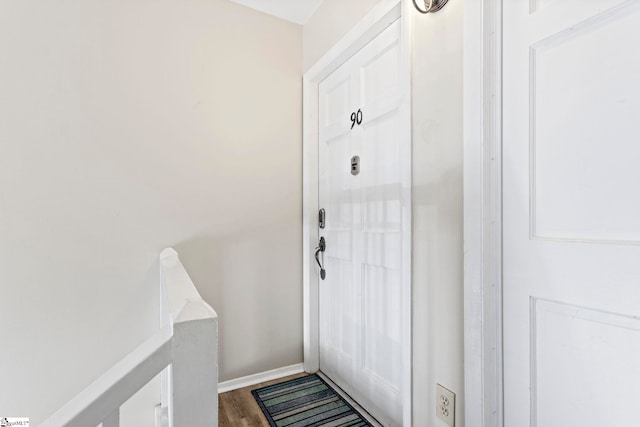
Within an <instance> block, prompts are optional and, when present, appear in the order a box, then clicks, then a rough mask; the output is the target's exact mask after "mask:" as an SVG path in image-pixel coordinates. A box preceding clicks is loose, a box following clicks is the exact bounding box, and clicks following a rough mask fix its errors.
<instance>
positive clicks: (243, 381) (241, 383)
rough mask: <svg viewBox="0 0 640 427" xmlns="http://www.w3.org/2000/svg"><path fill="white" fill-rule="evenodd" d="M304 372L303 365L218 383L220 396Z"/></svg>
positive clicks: (299, 364)
mask: <svg viewBox="0 0 640 427" xmlns="http://www.w3.org/2000/svg"><path fill="white" fill-rule="evenodd" d="M300 372H304V367H303V365H302V363H298V364H296V365H291V366H285V367H283V368H278V369H273V370H271V371H266V372H260V373H257V374H253V375H247V376H246V377H241V378H236V379H234V380H229V381H224V382H221V383H218V394H219V393H225V392H227V391H231V390H236V389H239V388H243V387H249V386H252V385H256V384H260V383H263V382H266V381H271V380H276V379H278V378H283V377H288V376H289V375H294V374H299V373H300Z"/></svg>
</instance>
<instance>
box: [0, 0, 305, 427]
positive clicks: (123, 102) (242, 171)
mask: <svg viewBox="0 0 640 427" xmlns="http://www.w3.org/2000/svg"><path fill="white" fill-rule="evenodd" d="M301 39H302V34H301V28H300V27H299V26H297V25H294V24H290V23H286V22H284V21H281V20H278V19H275V18H272V17H268V16H266V15H263V14H261V13H258V12H255V11H252V10H249V9H247V8H245V7H242V6H239V5H236V4H233V3H229V2H227V1H225V0H182V1H171V0H153V1H150V0H127V1H112V0H90V1H87V0H66V1H64V2H59V1H58V2H51V1H45V0H30V1H24V0H5V1H2V2H0V343H1V345H2V352H1V353H0V383H1V384H2V387H0V414H2V415H3V416H28V417H31V421H32V422H33V423H34V425H37V424H38V423H39V422H40V421H42V419H43V418H44V417H46V416H47V415H48V414H50V413H51V412H53V411H54V410H56V409H58V408H59V407H60V406H61V405H62V404H63V403H65V402H66V401H67V400H68V399H69V398H71V397H72V396H73V395H75V394H76V393H77V392H79V391H80V390H82V389H83V388H84V387H85V386H86V385H87V384H88V383H90V382H91V381H92V380H93V379H94V378H96V377H97V376H99V375H100V374H101V373H102V372H103V371H104V370H106V369H108V368H109V367H110V366H111V365H112V364H113V363H114V362H116V361H117V360H119V359H120V358H121V357H123V356H124V355H126V354H127V353H128V352H129V351H130V350H132V349H133V348H135V347H136V346H137V345H138V344H139V343H140V342H142V341H143V340H144V339H146V338H147V337H149V336H150V335H151V334H152V333H153V332H154V331H155V330H156V328H157V316H158V310H157V304H158V296H157V294H158V289H157V288H158V272H157V261H156V259H157V256H158V254H159V252H160V250H161V249H163V248H164V247H166V246H175V247H176V248H177V250H178V251H179V252H181V255H182V260H183V262H184V264H185V266H186V267H187V269H188V270H189V271H190V273H191V275H192V276H193V279H194V281H195V283H196V285H197V286H198V288H199V290H200V292H201V293H202V294H203V296H204V297H205V299H206V300H207V301H208V302H209V303H210V304H211V305H212V306H213V307H214V308H215V309H216V310H217V311H218V314H219V316H220V328H221V329H220V348H221V354H220V361H221V365H220V379H221V380H222V381H224V380H227V379H231V378H234V377H237V376H242V375H247V374H251V373H255V372H258V371H261V370H266V369H273V368H278V367H281V366H285V365H289V364H293V363H297V362H301V361H302V309H301V298H302V296H301V285H300V279H301V270H300V265H301V262H300V261H301V255H300V253H301V250H300V249H301V248H300V246H301V243H300V242H301V235H300V230H301V96H302V95H301V78H300V77H301V71H302V58H301V41H302V40H301ZM150 415H151V413H150ZM136 425H140V424H136Z"/></svg>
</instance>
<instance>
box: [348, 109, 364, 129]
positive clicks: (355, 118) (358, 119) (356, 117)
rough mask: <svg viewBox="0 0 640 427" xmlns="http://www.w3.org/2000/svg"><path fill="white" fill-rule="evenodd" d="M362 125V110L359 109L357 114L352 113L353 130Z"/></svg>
mask: <svg viewBox="0 0 640 427" xmlns="http://www.w3.org/2000/svg"><path fill="white" fill-rule="evenodd" d="M361 124H362V110H360V109H358V112H357V113H351V129H353V127H354V126H355V125H358V126H360V125H361Z"/></svg>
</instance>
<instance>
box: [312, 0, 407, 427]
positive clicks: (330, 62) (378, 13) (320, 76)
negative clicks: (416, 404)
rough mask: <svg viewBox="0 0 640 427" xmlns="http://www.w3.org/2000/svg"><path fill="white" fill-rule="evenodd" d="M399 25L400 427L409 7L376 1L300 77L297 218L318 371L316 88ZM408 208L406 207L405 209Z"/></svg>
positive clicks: (314, 365) (404, 335)
mask: <svg viewBox="0 0 640 427" xmlns="http://www.w3.org/2000/svg"><path fill="white" fill-rule="evenodd" d="M398 19H400V25H401V36H400V44H401V49H402V53H401V58H402V63H401V64H400V80H401V89H400V90H401V91H402V100H403V101H402V105H401V107H400V111H401V112H400V121H401V122H402V123H403V125H402V126H401V135H400V137H401V139H402V140H403V141H407V144H404V146H403V150H402V154H401V156H402V163H403V164H404V165H407V167H405V168H403V174H404V176H403V182H406V183H408V185H409V187H408V188H407V193H408V194H407V195H406V200H407V202H406V203H405V205H403V223H404V227H405V228H404V230H403V233H404V235H405V236H407V238H406V239H404V240H405V241H404V242H403V250H404V251H405V253H406V254H408V256H406V257H403V266H402V272H403V278H404V279H403V283H402V307H403V310H402V316H403V319H402V341H403V342H402V353H403V375H402V377H403V390H402V410H403V424H404V425H405V426H410V425H411V420H412V395H413V393H412V327H411V325H412V309H411V306H412V301H411V253H412V251H411V164H412V160H411V159H412V157H411V28H410V25H411V3H410V2H407V1H402V0H381V1H380V2H379V4H378V5H376V6H375V7H374V8H373V9H372V10H371V12H369V13H368V14H367V15H366V16H365V17H364V18H363V19H362V20H361V21H360V22H359V23H358V24H356V26H355V27H353V29H352V30H351V31H349V32H348V33H347V34H346V35H345V36H344V37H343V38H342V39H341V40H340V41H338V43H336V44H335V45H334V46H333V48H331V49H330V50H329V51H328V52H327V53H326V54H325V55H324V56H323V57H322V58H320V60H318V62H316V63H315V64H314V65H313V66H312V67H311V68H310V69H309V70H308V71H307V72H306V73H305V74H304V76H303V146H302V157H303V160H302V162H303V166H302V169H303V172H302V176H303V184H302V185H303V189H302V194H303V197H302V199H303V202H302V204H303V207H302V209H303V211H302V214H303V217H302V248H303V258H302V271H303V308H304V369H305V371H306V372H316V371H318V370H319V369H320V345H319V323H320V322H319V313H318V305H319V292H318V274H317V271H316V268H315V264H314V263H313V262H312V261H313V251H314V248H315V246H316V244H317V242H318V227H317V221H318V209H319V206H318V147H319V145H318V85H319V83H320V82H321V81H322V80H324V79H325V78H326V77H327V76H328V75H329V74H331V73H332V72H333V71H335V70H336V69H337V68H338V67H339V66H340V65H342V64H343V63H344V62H345V61H346V60H347V59H349V58H350V57H351V56H353V55H354V54H355V53H356V52H358V51H359V50H360V49H361V48H362V47H364V46H365V45H366V44H367V43H369V42H370V41H371V40H373V39H374V38H375V37H376V36H377V35H378V34H380V33H381V32H382V30H384V29H385V28H387V27H388V26H389V25H390V24H391V23H393V22H394V21H396V20H398ZM407 204H408V205H407Z"/></svg>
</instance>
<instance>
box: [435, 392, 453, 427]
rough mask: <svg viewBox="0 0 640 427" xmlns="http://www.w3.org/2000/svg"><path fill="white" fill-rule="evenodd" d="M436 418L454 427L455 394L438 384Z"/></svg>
mask: <svg viewBox="0 0 640 427" xmlns="http://www.w3.org/2000/svg"><path fill="white" fill-rule="evenodd" d="M436 416H437V417H438V418H440V419H441V420H442V421H444V422H445V423H447V424H448V425H450V426H451V427H455V425H456V394H455V393H454V392H452V391H451V390H449V389H446V388H445V387H443V386H441V385H440V384H436Z"/></svg>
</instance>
